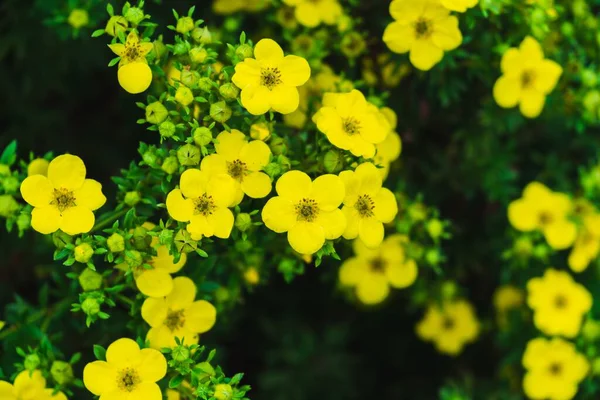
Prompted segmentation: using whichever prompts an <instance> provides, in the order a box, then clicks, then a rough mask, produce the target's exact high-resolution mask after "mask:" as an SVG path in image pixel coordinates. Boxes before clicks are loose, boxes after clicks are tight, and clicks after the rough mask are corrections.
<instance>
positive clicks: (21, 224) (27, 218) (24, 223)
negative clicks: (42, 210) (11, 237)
mask: <svg viewBox="0 0 600 400" xmlns="http://www.w3.org/2000/svg"><path fill="white" fill-rule="evenodd" d="M30 226H31V215H29V214H19V216H18V217H17V227H18V228H19V231H21V232H22V231H26V230H27V229H29V227H30Z"/></svg>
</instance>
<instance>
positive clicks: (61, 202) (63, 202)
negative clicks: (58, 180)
mask: <svg viewBox="0 0 600 400" xmlns="http://www.w3.org/2000/svg"><path fill="white" fill-rule="evenodd" d="M52 197H54V200H52V201H51V202H50V204H51V205H53V206H56V207H57V208H58V211H60V212H61V213H62V212H63V211H65V210H66V209H67V208H70V207H75V205H76V204H75V200H76V199H75V195H74V194H73V192H72V191H70V190H67V189H63V188H61V189H54V191H53V193H52Z"/></svg>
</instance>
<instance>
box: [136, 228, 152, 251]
mask: <svg viewBox="0 0 600 400" xmlns="http://www.w3.org/2000/svg"><path fill="white" fill-rule="evenodd" d="M150 243H152V236H150V235H148V229H146V228H144V227H143V226H138V227H137V228H135V229H134V230H133V247H135V248H136V249H138V250H146V249H148V248H149V247H150Z"/></svg>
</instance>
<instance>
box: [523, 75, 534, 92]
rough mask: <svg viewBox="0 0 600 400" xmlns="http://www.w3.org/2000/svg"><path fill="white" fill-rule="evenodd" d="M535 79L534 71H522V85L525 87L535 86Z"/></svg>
mask: <svg viewBox="0 0 600 400" xmlns="http://www.w3.org/2000/svg"><path fill="white" fill-rule="evenodd" d="M534 80H535V72H534V71H523V73H521V86H522V87H523V88H524V89H527V88H530V87H531V86H533V81H534Z"/></svg>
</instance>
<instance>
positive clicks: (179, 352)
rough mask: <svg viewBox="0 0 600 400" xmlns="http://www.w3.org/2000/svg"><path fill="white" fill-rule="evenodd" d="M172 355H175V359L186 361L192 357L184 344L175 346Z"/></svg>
mask: <svg viewBox="0 0 600 400" xmlns="http://www.w3.org/2000/svg"><path fill="white" fill-rule="evenodd" d="M171 357H173V360H175V361H179V362H182V361H186V360H187V359H188V358H190V350H189V349H188V348H187V347H185V346H182V345H178V346H175V347H174V348H173V350H172V351H171Z"/></svg>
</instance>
